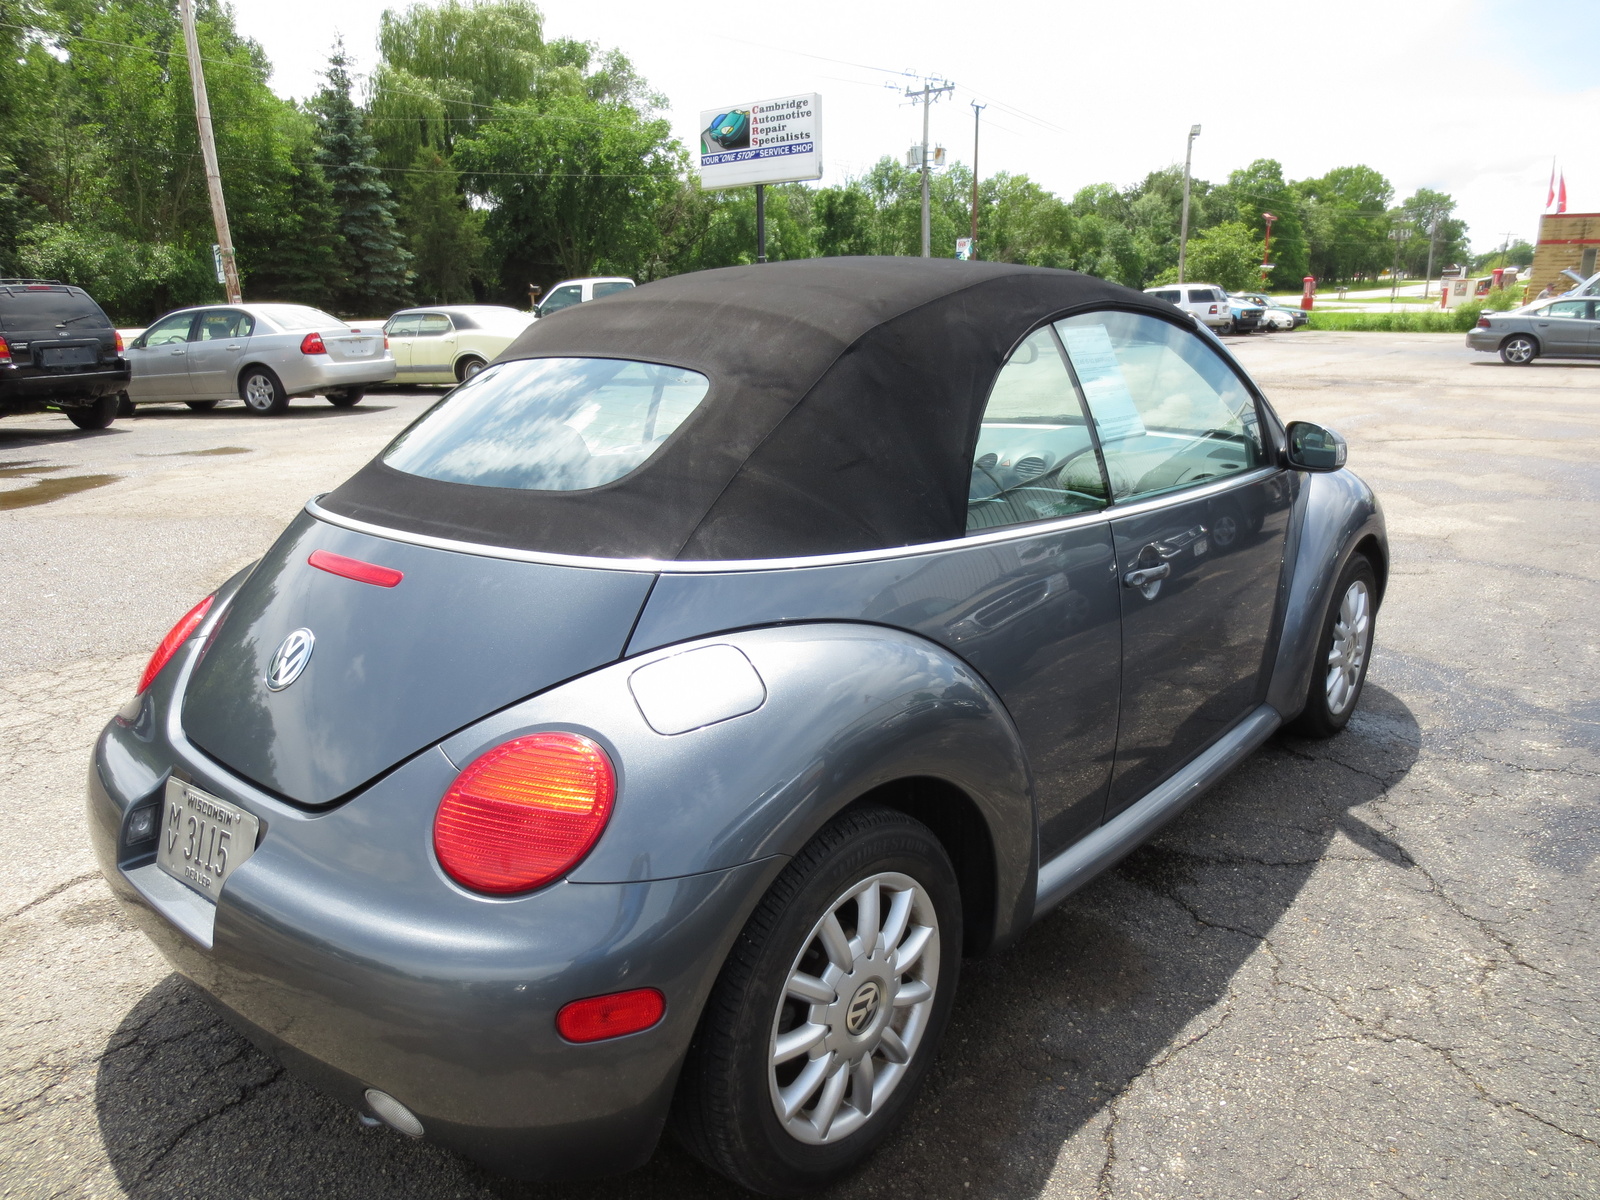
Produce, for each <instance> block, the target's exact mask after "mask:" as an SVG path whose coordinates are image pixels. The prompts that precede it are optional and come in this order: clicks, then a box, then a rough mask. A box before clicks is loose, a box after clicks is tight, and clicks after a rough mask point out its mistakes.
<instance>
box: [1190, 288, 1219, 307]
mask: <svg viewBox="0 0 1600 1200" xmlns="http://www.w3.org/2000/svg"><path fill="white" fill-rule="evenodd" d="M1216 302H1217V290H1216V289H1215V288H1190V289H1189V303H1190V304H1215V303H1216Z"/></svg>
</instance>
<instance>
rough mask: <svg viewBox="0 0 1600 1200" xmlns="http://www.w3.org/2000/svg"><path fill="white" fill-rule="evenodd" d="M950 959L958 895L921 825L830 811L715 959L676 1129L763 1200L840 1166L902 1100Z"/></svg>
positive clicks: (836, 1172)
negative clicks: (721, 957) (718, 963)
mask: <svg viewBox="0 0 1600 1200" xmlns="http://www.w3.org/2000/svg"><path fill="white" fill-rule="evenodd" d="M960 960H961V898H960V892H959V889H958V886H957V883H956V879H955V872H954V870H953V869H952V867H951V865H950V859H949V856H948V855H947V854H946V853H945V851H944V847H943V846H941V845H940V843H939V840H938V839H937V838H936V837H934V835H933V833H932V831H931V830H929V829H928V827H927V826H925V825H923V824H922V823H921V822H920V821H915V820H913V819H911V818H910V817H907V816H905V815H904V814H902V813H898V812H895V811H893V810H891V809H886V808H877V807H871V808H861V809H857V810H854V811H852V812H849V813H846V814H845V815H843V816H841V817H839V818H838V819H837V820H835V821H834V822H833V823H832V824H830V825H828V826H827V827H826V828H824V829H823V830H822V832H820V833H819V834H817V836H816V837H815V838H813V839H812V840H811V841H810V842H809V843H808V844H807V845H806V847H805V848H804V849H803V850H802V851H801V852H800V853H799V854H798V855H797V856H796V857H795V858H794V860H793V861H792V862H790V863H789V865H788V866H786V867H785V868H784V870H783V873H782V874H781V875H779V876H778V879H777V882H775V883H774V884H773V885H772V888H771V889H770V890H769V891H768V892H767V895H766V896H765V897H764V898H763V899H762V901H761V903H760V904H759V905H758V906H757V908H756V911H755V912H754V914H752V916H751V917H750V920H749V922H748V923H747V924H746V925H745V927H744V930H743V932H742V933H741V934H740V935H739V940H738V941H737V942H736V943H735V945H734V948H733V950H732V952H731V953H730V954H729V956H728V961H727V963H726V965H725V966H724V967H723V970H722V975H721V977H720V978H719V979H718V981H717V985H716V987H715V988H714V989H713V991H712V994H711V998H710V1000H708V1001H707V1003H706V1008H705V1012H704V1013H703V1014H702V1015H701V1019H700V1027H699V1029H698V1031H697V1032H696V1034H695V1039H694V1043H693V1045H692V1046H691V1047H690V1051H689V1059H688V1062H687V1063H686V1064H685V1067H684V1074H683V1078H682V1082H681V1084H680V1087H679V1092H678V1099H677V1104H676V1107H675V1110H674V1115H675V1119H676V1123H677V1128H678V1133H679V1136H680V1138H681V1139H682V1141H683V1142H684V1144H685V1145H686V1146H687V1147H688V1149H689V1150H690V1152H691V1153H693V1154H694V1155H695V1156H696V1157H698V1158H699V1159H701V1160H702V1161H703V1162H705V1163H706V1164H707V1165H708V1166H710V1167H712V1168H713V1169H715V1170H717V1171H720V1172H721V1173H722V1174H724V1175H726V1176H727V1177H728V1178H730V1179H732V1180H734V1181H735V1182H736V1183H739V1184H741V1185H743V1186H744V1187H747V1188H750V1189H752V1190H754V1191H757V1192H763V1193H766V1194H769V1195H783V1194H795V1193H799V1192H802V1191H809V1190H811V1189H814V1188H818V1187H822V1186H823V1185H825V1184H827V1183H828V1182H830V1181H832V1180H834V1179H837V1178H838V1177H840V1176H841V1175H844V1174H845V1173H846V1172H848V1171H851V1170H853V1169H854V1168H855V1167H856V1166H858V1165H859V1164H860V1163H861V1162H862V1161H863V1160H864V1159H866V1158H867V1156H868V1155H870V1154H871V1153H872V1152H873V1150H875V1149H876V1148H877V1147H878V1145H879V1144H880V1143H881V1142H882V1141H883V1140H884V1138H886V1137H887V1136H888V1135H889V1134H890V1132H892V1131H893V1130H894V1128H895V1127H896V1126H897V1125H898V1124H899V1123H900V1121H901V1119H902V1118H903V1117H904V1116H905V1114H906V1111H907V1110H908V1108H909V1107H910V1105H911V1102H912V1100H913V1099H914V1098H915V1096H916V1092H917V1089H918V1087H919V1086H920V1085H921V1083H922V1079H923V1077H924V1076H925V1075H926V1074H927V1072H928V1068H929V1066H930V1065H931V1063H932V1062H933V1057H934V1054H935V1053H936V1052H937V1050H938V1045H939V1039H940V1037H941V1036H942V1035H943V1033H944V1027H945V1025H946V1023H947V1022H948V1020H949V1017H950V1009H951V1004H952V1002H953V1000H954V997H955V985H956V974H957V970H958V966H959V963H960Z"/></svg>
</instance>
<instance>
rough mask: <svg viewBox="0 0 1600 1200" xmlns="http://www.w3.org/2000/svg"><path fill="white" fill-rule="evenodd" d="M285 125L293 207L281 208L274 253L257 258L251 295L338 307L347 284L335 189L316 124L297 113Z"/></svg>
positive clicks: (317, 306)
mask: <svg viewBox="0 0 1600 1200" xmlns="http://www.w3.org/2000/svg"><path fill="white" fill-rule="evenodd" d="M284 124H285V131H284V136H285V140H286V141H288V143H289V165H290V176H289V184H288V196H287V203H285V204H283V205H281V206H279V207H278V209H277V210H276V230H275V236H273V238H272V243H271V245H272V248H271V252H270V253H266V254H252V258H251V261H252V262H253V264H254V265H253V268H252V270H251V272H250V294H251V296H252V297H253V298H255V299H261V300H286V301H292V302H294V303H297V304H309V305H312V306H313V307H316V308H331V307H336V306H337V305H338V304H339V302H340V301H339V297H340V295H341V293H342V292H343V290H344V284H345V276H344V272H343V268H342V266H341V260H342V257H343V249H344V245H343V239H342V238H341V237H340V234H339V207H338V205H337V204H336V203H335V202H334V199H333V188H332V187H331V186H330V185H329V183H328V179H327V176H325V175H324V174H323V173H322V164H321V163H319V162H318V161H317V127H316V122H315V121H314V120H313V119H312V117H311V116H310V114H308V113H305V112H301V111H299V110H295V111H293V112H292V113H290V114H289V115H288V119H286V120H285V122H284Z"/></svg>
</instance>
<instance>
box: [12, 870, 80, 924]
mask: <svg viewBox="0 0 1600 1200" xmlns="http://www.w3.org/2000/svg"><path fill="white" fill-rule="evenodd" d="M99 878H100V872H99V871H86V872H84V873H83V874H82V875H74V876H73V877H72V878H71V879H68V880H64V881H63V882H61V883H58V884H56V885H55V886H54V887H52V888H49V889H47V890H46V891H44V892H42V893H41V894H39V895H37V896H35V897H34V898H33V899H32V900H29V901H28V902H27V903H26V904H24V905H23V906H22V907H21V908H14V909H12V910H11V911H10V912H8V913H6V914H5V915H4V916H0V922H3V921H9V920H11V919H12V918H14V917H20V916H21V915H22V914H23V913H25V912H27V911H28V910H29V909H30V908H38V907H39V905H41V904H43V903H44V902H45V901H46V900H53V899H55V898H56V897H57V896H59V895H60V894H61V893H62V892H65V891H67V890H68V889H70V888H75V887H77V886H78V885H79V884H80V883H88V882H89V881H90V880H91V879H99Z"/></svg>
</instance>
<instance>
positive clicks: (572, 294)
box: [539, 284, 583, 315]
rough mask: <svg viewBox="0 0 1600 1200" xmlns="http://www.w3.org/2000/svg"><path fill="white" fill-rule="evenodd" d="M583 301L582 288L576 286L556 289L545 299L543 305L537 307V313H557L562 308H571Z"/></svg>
mask: <svg viewBox="0 0 1600 1200" xmlns="http://www.w3.org/2000/svg"><path fill="white" fill-rule="evenodd" d="M582 300H583V288H582V287H580V286H578V285H577V284H572V285H569V286H567V287H560V288H557V289H556V290H555V291H553V292H551V293H550V294H549V295H548V296H546V297H545V299H544V303H543V304H541V305H540V306H539V313H540V315H543V314H545V313H553V312H558V311H560V310H561V309H563V308H571V307H572V306H573V305H574V304H578V303H581V302H582Z"/></svg>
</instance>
